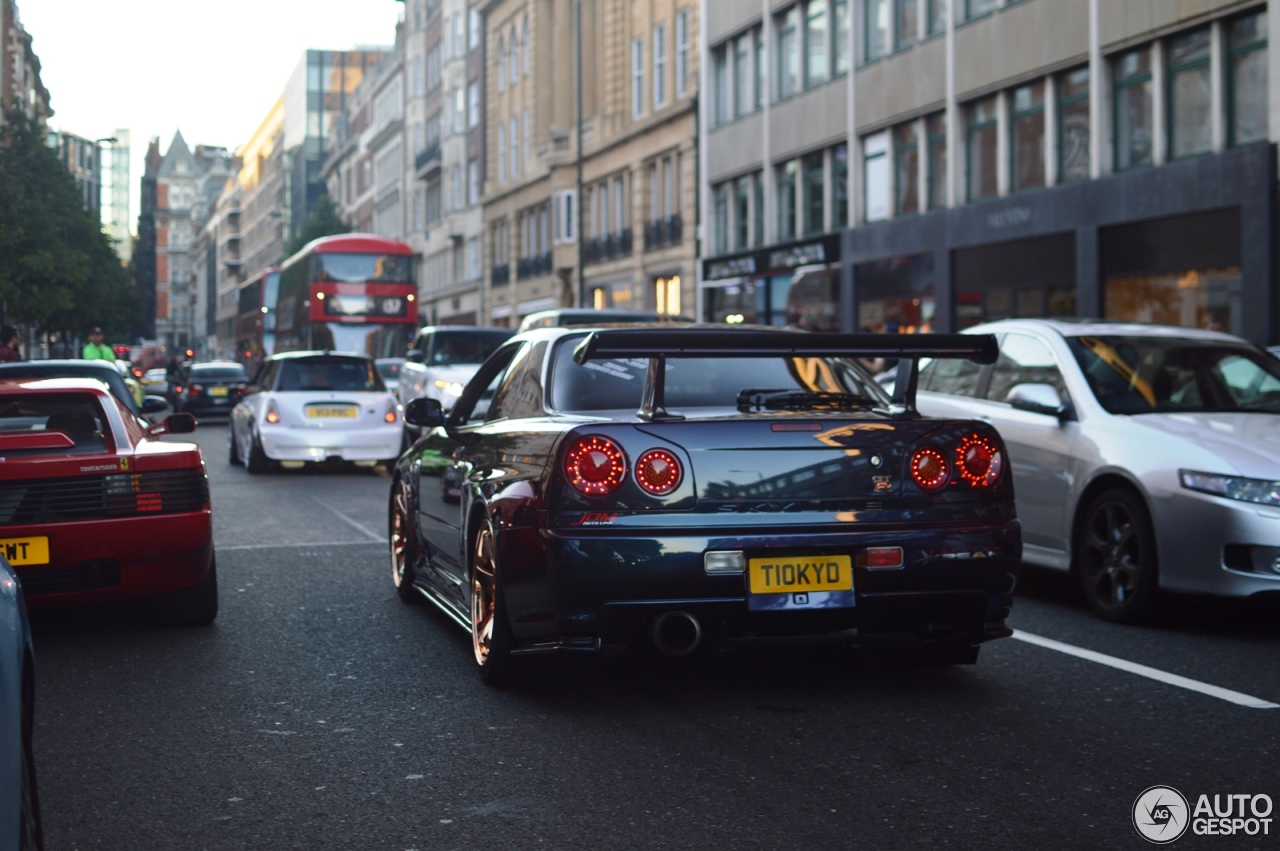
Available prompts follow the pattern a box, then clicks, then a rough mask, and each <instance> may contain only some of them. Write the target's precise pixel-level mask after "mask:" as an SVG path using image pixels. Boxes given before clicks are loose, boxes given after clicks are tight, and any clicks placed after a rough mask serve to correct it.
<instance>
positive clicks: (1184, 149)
mask: <svg viewBox="0 0 1280 851" xmlns="http://www.w3.org/2000/svg"><path fill="white" fill-rule="evenodd" d="M1168 56H1169V154H1170V155H1171V156H1172V157H1174V158H1177V157H1189V156H1192V155H1194V154H1203V153H1207V152H1209V151H1210V150H1212V149H1213V131H1212V122H1211V120H1210V115H1211V114H1212V109H1211V106H1210V101H1211V89H1212V87H1211V85H1210V82H1209V29H1208V28H1207V27H1205V28H1202V29H1198V30H1195V31H1193V32H1189V33H1187V34H1186V35H1182V36H1178V37H1177V38H1173V39H1170V40H1169V52H1168Z"/></svg>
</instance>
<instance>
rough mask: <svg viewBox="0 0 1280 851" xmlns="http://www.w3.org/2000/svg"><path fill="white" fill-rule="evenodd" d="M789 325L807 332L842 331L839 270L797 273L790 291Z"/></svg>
mask: <svg viewBox="0 0 1280 851" xmlns="http://www.w3.org/2000/svg"><path fill="white" fill-rule="evenodd" d="M786 311H787V313H786V321H787V325H789V326H791V327H793V328H801V329H803V330H805V331H839V330H840V270H839V269H838V268H836V269H830V268H823V269H806V270H804V271H798V272H797V273H796V276H795V278H793V279H792V281H791V286H790V287H789V288H788V290H787V307H786Z"/></svg>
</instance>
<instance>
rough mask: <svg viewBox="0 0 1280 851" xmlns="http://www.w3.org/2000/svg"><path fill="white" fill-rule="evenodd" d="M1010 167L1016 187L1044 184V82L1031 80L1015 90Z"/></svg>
mask: <svg viewBox="0 0 1280 851" xmlns="http://www.w3.org/2000/svg"><path fill="white" fill-rule="evenodd" d="M1011 100H1012V102H1013V107H1012V108H1013V111H1012V114H1011V115H1010V121H1009V125H1010V131H1011V138H1010V140H1009V141H1010V145H1009V150H1010V151H1011V152H1012V155H1013V161H1012V162H1011V163H1010V164H1009V171H1010V174H1011V175H1012V177H1013V180H1012V186H1013V189H1014V191H1017V190H1019V189H1031V188H1033V187H1036V186H1044V84H1043V83H1030V84H1029V85H1025V86H1019V87H1018V88H1016V89H1014V90H1013V95H1012V97H1011Z"/></svg>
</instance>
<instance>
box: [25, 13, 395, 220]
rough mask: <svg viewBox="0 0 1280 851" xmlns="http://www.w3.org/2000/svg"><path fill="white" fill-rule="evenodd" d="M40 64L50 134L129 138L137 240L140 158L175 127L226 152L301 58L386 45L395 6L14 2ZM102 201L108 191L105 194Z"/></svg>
mask: <svg viewBox="0 0 1280 851" xmlns="http://www.w3.org/2000/svg"><path fill="white" fill-rule="evenodd" d="M17 3H18V17H19V19H20V20H21V21H22V25H23V27H24V28H25V29H26V31H27V32H28V33H30V34H31V36H32V39H33V42H32V47H33V49H34V50H35V52H36V55H37V56H39V57H40V66H41V71H40V73H41V78H42V79H43V81H44V84H45V88H47V89H48V90H49V95H50V100H51V104H52V106H53V110H54V115H53V118H52V119H50V122H49V123H50V126H51V127H53V128H55V129H58V130H63V131H66V132H69V133H75V134H76V135H78V136H84V137H86V138H89V139H97V138H101V137H105V136H112V135H114V133H115V131H116V129H117V128H127V129H128V130H130V131H131V134H132V151H131V156H130V159H131V166H130V174H129V183H130V191H131V201H132V206H133V211H134V212H133V218H134V220H133V224H132V225H131V229H132V230H134V231H136V230H137V222H136V217H137V210H138V193H139V187H140V182H141V180H142V169H143V158H144V156H145V155H146V152H147V144H148V142H149V141H150V139H151V137H153V136H159V137H160V150H161V153H163V152H164V151H165V150H167V149H168V147H169V142H170V140H171V139H172V138H173V134H174V131H175V130H178V129H181V130H182V135H183V138H185V139H186V140H187V144H188V145H190V146H192V147H194V146H196V145H198V144H205V145H219V146H222V147H225V148H227V149H229V150H234V149H235V148H237V147H239V146H240V145H242V144H244V143H245V142H247V141H248V140H249V137H250V136H251V135H252V134H253V131H254V130H256V129H257V128H258V125H259V124H260V123H261V122H262V120H263V119H264V118H265V117H266V115H267V111H268V110H269V109H270V108H271V106H272V104H274V103H275V101H276V99H277V98H278V97H280V95H281V94H282V93H283V92H284V87H285V83H286V82H288V79H289V75H290V74H291V73H292V72H293V70H294V68H296V67H297V65H298V63H299V62H300V61H301V60H302V55H303V51H305V50H307V49H309V48H310V49H316V50H350V49H351V48H354V47H356V46H369V45H389V44H391V43H392V42H394V41H395V25H396V21H397V20H398V19H399V18H400V16H401V15H402V13H403V9H404V4H403V3H401V2H397V0H213V2H208V3H201V2H194V0H105V1H104V0H17ZM104 194H105V193H104Z"/></svg>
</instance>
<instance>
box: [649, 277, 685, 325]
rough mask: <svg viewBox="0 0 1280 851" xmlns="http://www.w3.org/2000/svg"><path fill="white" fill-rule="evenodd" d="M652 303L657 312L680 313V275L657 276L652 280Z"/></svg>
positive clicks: (677, 314) (674, 314)
mask: <svg viewBox="0 0 1280 851" xmlns="http://www.w3.org/2000/svg"><path fill="white" fill-rule="evenodd" d="M653 296H654V305H655V306H656V308H657V311H658V313H666V314H670V315H671V316H679V315H680V276H679V275H672V276H671V277H670V278H658V279H657V280H655V281H654V282H653Z"/></svg>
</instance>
